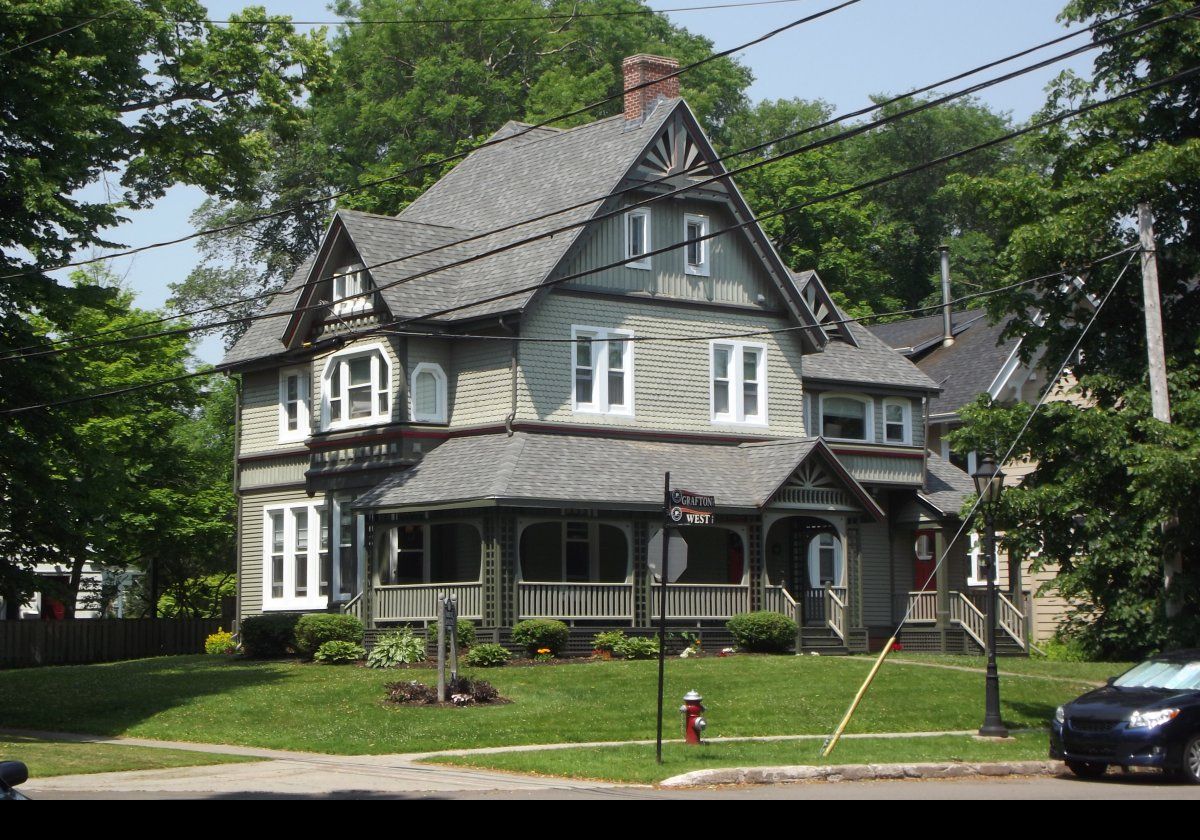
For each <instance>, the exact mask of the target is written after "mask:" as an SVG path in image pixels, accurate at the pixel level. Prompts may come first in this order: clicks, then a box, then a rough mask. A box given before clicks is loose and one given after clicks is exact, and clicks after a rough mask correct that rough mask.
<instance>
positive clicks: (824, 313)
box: [794, 270, 858, 347]
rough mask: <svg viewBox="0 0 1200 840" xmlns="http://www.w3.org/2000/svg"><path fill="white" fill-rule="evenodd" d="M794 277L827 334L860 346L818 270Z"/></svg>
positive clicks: (802, 294) (853, 345) (854, 345)
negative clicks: (818, 274)
mask: <svg viewBox="0 0 1200 840" xmlns="http://www.w3.org/2000/svg"><path fill="white" fill-rule="evenodd" d="M794 277H795V283H796V287H797V288H798V289H799V290H800V296H801V297H802V298H804V302H805V303H806V304H808V308H809V309H811V310H812V313H813V315H815V316H816V318H817V321H818V322H819V323H820V324H821V329H823V330H824V331H825V335H827V336H829V337H830V338H837V339H840V340H842V341H844V342H846V343H847V344H849V345H851V346H852V347H858V342H857V341H856V340H855V338H854V334H853V333H852V332H850V325H849V324H847V323H846V322H845V321H844V320H843V319H842V315H841V313H840V312H839V311H838V308H837V305H836V304H835V303H834V302H833V298H832V297H831V296H830V294H829V292H828V290H827V289H826V288H825V284H824V283H822V282H821V278H820V277H819V276H817V272H816V271H812V270H809V271H802V272H799V273H798V274H796V275H794Z"/></svg>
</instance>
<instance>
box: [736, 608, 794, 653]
mask: <svg viewBox="0 0 1200 840" xmlns="http://www.w3.org/2000/svg"><path fill="white" fill-rule="evenodd" d="M725 626H726V627H727V628H728V629H729V632H730V633H732V634H733V639H734V641H735V642H737V644H738V647H740V648H744V649H745V650H750V651H757V652H760V653H783V652H785V651H787V650H788V649H790V648H791V646H792V645H793V644H794V643H795V641H796V622H795V621H793V620H792V619H790V618H788V617H787V616H786V615H783V614H781V613H777V612H765V611H764V612H752V613H742V614H740V615H735V616H734V617H733V618H731V619H729V621H728V623H726V625H725Z"/></svg>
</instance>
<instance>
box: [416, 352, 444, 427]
mask: <svg viewBox="0 0 1200 840" xmlns="http://www.w3.org/2000/svg"><path fill="white" fill-rule="evenodd" d="M409 391H410V393H411V394H412V419H413V421H414V422H417V423H445V422H446V374H445V372H444V371H443V370H442V367H441V365H437V364H434V363H432V362H421V364H419V365H417V367H416V369H415V370H414V371H413V375H412V386H411V388H410V389H409Z"/></svg>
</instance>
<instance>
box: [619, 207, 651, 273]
mask: <svg viewBox="0 0 1200 840" xmlns="http://www.w3.org/2000/svg"><path fill="white" fill-rule="evenodd" d="M650 249H651V246H650V210H649V209H648V208H645V207H640V208H638V209H637V210H630V211H629V212H628V213H626V214H625V258H626V259H627V260H629V262H627V263H625V265H626V266H628V267H629V268H643V269H648V268H650V257H649V256H648V255H649V253H650Z"/></svg>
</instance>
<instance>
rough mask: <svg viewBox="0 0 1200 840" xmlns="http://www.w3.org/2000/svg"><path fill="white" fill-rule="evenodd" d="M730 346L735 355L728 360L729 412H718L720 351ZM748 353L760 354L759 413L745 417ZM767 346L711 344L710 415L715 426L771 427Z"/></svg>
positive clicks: (734, 342)
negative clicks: (744, 363) (717, 376)
mask: <svg viewBox="0 0 1200 840" xmlns="http://www.w3.org/2000/svg"><path fill="white" fill-rule="evenodd" d="M718 347H728V348H730V349H731V350H732V351H733V352H732V353H731V354H730V359H729V373H730V375H729V412H728V413H727V414H718V413H717V388H716V375H717V348H718ZM746 350H756V351H757V352H758V407H759V413H758V414H756V415H752V416H749V417H747V416H746V406H745V396H746V395H745V384H746V383H745V381H744V379H743V368H742V356H743V354H744V353H745V351H746ZM767 396H768V389H767V345H765V344H759V343H756V342H751V341H726V340H724V339H721V340H713V341H709V343H708V413H709V420H710V421H711V422H712V423H714V424H725V425H728V424H734V425H738V426H757V427H761V428H766V427H767V425H768V424H769V422H770V421H769V418H768V410H767V408H768V405H769V403H768V402H767Z"/></svg>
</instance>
